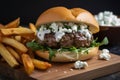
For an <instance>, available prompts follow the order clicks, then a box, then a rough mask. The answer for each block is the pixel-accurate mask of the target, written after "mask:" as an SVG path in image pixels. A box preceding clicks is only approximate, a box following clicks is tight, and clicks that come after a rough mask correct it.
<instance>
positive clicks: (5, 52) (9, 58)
mask: <svg viewBox="0 0 120 80" xmlns="http://www.w3.org/2000/svg"><path fill="white" fill-rule="evenodd" d="M0 55H1V56H2V57H3V58H4V59H5V61H6V62H7V63H8V64H9V65H10V66H11V67H16V66H18V65H19V63H18V62H17V61H16V59H15V58H14V57H13V56H12V55H11V54H10V52H9V51H8V50H7V49H6V48H5V46H4V45H3V44H2V43H0Z"/></svg>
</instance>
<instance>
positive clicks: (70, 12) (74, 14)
mask: <svg viewBox="0 0 120 80" xmlns="http://www.w3.org/2000/svg"><path fill="white" fill-rule="evenodd" d="M51 22H75V23H84V24H87V25H88V26H89V30H90V31H91V32H92V33H97V32H99V25H98V23H97V21H96V20H95V18H94V16H93V15H92V14H91V13H90V12H89V11H87V10H85V9H82V8H72V9H67V8H66V7H53V8H50V9H48V10H46V11H44V12H43V13H42V14H41V15H40V16H39V17H38V19H37V21H36V26H37V27H38V26H40V25H41V24H47V23H51Z"/></svg>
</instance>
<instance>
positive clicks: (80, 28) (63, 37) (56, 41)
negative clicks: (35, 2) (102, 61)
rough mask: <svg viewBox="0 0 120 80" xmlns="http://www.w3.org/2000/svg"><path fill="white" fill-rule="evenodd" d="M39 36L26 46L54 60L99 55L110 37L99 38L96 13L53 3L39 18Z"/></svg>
mask: <svg viewBox="0 0 120 80" xmlns="http://www.w3.org/2000/svg"><path fill="white" fill-rule="evenodd" d="M36 27H37V34H36V39H35V40H33V41H32V42H28V43H27V46H28V47H30V48H31V49H32V50H34V51H35V52H36V54H37V55H38V56H40V57H41V58H44V59H46V60H49V61H53V62H71V61H76V60H87V59H90V58H92V57H93V56H95V55H97V53H98V50H99V46H100V45H103V44H107V43H108V41H107V38H105V39H104V40H103V41H102V42H101V43H99V42H96V39H94V37H93V34H95V33H97V32H99V25H98V23H97V21H96V20H95V18H94V16H93V15H92V14H91V13H90V12H89V11H87V10H85V9H82V8H72V9H68V8H66V7H53V8H50V9H48V10H46V11H44V12H43V13H42V14H41V15H40V16H39V17H38V19H37V21H36Z"/></svg>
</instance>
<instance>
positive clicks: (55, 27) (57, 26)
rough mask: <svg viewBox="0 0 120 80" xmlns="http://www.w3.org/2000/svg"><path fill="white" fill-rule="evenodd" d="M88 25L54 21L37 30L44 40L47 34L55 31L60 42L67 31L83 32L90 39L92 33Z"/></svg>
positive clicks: (40, 37) (39, 36)
mask: <svg viewBox="0 0 120 80" xmlns="http://www.w3.org/2000/svg"><path fill="white" fill-rule="evenodd" d="M87 27H88V26H87V25H85V24H79V23H72V22H68V23H62V22H53V23H50V24H43V25H41V26H40V28H39V30H38V31H37V37H38V38H39V39H40V40H41V41H43V40H44V36H45V34H49V33H54V36H55V39H56V41H57V42H59V41H60V40H61V38H62V37H63V36H64V35H65V33H74V32H81V33H82V34H83V35H84V36H85V37H86V39H88V40H89V39H91V37H92V35H91V32H90V31H89V30H88V29H87Z"/></svg>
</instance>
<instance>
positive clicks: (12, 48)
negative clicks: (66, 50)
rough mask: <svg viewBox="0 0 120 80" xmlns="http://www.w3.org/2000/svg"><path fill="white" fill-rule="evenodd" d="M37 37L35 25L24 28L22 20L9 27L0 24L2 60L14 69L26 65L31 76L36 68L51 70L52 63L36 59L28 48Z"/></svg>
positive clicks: (26, 69)
mask: <svg viewBox="0 0 120 80" xmlns="http://www.w3.org/2000/svg"><path fill="white" fill-rule="evenodd" d="M35 35H36V27H35V25H34V24H32V23H30V24H29V28H27V27H22V26H20V18H17V19H15V20H14V21H12V22H10V23H8V24H7V25H2V24H0V56H1V57H0V58H1V59H2V60H3V59H4V60H5V61H6V62H7V63H8V64H9V65H10V66H11V67H13V68H14V67H17V66H20V65H24V68H25V71H26V72H27V73H28V74H31V73H32V72H33V71H34V69H35V68H37V69H41V70H46V69H48V68H50V67H51V64H50V63H48V62H44V61H40V60H38V59H35V58H34V52H32V51H31V50H30V49H29V48H27V47H26V43H27V42H28V41H31V40H33V39H35ZM1 59H0V60H1Z"/></svg>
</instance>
